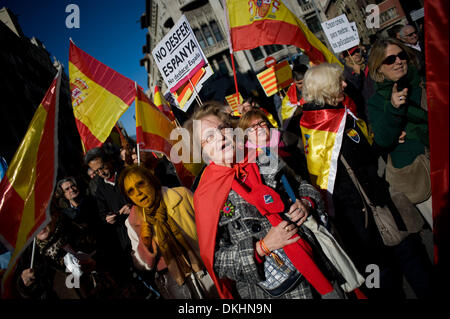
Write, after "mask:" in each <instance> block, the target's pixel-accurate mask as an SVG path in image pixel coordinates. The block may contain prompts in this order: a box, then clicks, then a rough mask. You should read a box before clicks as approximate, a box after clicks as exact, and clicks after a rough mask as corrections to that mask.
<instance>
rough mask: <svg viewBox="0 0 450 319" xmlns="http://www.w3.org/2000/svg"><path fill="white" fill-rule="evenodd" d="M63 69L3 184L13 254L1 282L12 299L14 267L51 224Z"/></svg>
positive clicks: (0, 228)
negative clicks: (35, 238)
mask: <svg viewBox="0 0 450 319" xmlns="http://www.w3.org/2000/svg"><path fill="white" fill-rule="evenodd" d="M60 84H61V68H59V70H58V73H57V75H56V77H55V78H54V80H53V82H52V84H51V85H50V87H49V89H48V91H47V93H46V94H45V96H44V99H43V100H42V102H41V104H40V105H39V107H38V108H37V109H36V112H35V113H34V116H33V118H32V120H31V123H30V125H29V127H28V130H27V132H26V134H25V136H24V138H23V140H22V143H21V144H20V146H19V148H18V149H17V151H16V153H15V154H14V157H13V159H12V160H11V163H10V165H9V168H8V170H7V171H6V175H5V176H4V178H3V179H2V181H1V182H0V194H1V196H2V197H1V200H0V239H1V240H2V242H3V243H4V245H5V246H6V247H7V248H8V249H9V250H10V251H12V256H11V259H10V262H9V266H8V269H7V271H6V273H5V274H4V277H3V280H2V295H3V297H5V298H8V297H11V296H10V291H9V287H10V284H15V283H12V282H11V280H12V277H13V273H14V268H15V265H16V264H17V261H18V259H19V257H20V256H21V254H22V253H23V251H24V250H25V249H26V247H27V246H28V245H29V244H30V243H31V242H32V240H33V238H34V237H35V236H36V235H37V234H38V233H39V232H40V231H41V229H42V228H44V227H45V226H46V225H47V224H48V223H49V221H50V211H49V206H50V205H49V202H50V199H51V197H52V193H53V189H54V187H55V184H56V174H57V170H58V109H59V90H60Z"/></svg>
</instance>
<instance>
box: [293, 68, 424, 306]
mask: <svg viewBox="0 0 450 319" xmlns="http://www.w3.org/2000/svg"><path fill="white" fill-rule="evenodd" d="M345 87H346V83H345V82H344V80H343V75H342V69H341V68H340V67H339V66H337V65H331V64H327V63H324V64H321V65H318V66H315V67H312V68H311V69H310V70H308V72H306V74H305V79H304V81H303V98H304V99H305V101H306V103H305V105H304V106H303V112H304V113H303V117H302V120H301V122H300V125H301V129H302V136H303V141H304V144H305V148H307V151H305V152H306V153H307V163H308V169H309V171H310V173H311V175H313V176H314V177H312V179H313V180H315V181H316V184H317V185H318V186H319V187H320V188H322V189H324V190H327V191H328V194H330V193H332V203H333V206H334V216H333V217H332V218H331V221H332V223H333V225H334V226H335V228H336V229H337V232H338V234H339V235H340V237H341V239H342V241H343V244H344V248H345V249H346V251H347V252H348V254H349V255H350V257H351V258H352V260H353V261H354V262H355V264H356V266H357V268H358V270H359V271H360V272H362V273H364V272H365V271H366V267H367V266H368V265H371V264H374V265H377V266H378V267H379V269H380V288H379V289H370V290H367V291H366V292H367V294H368V296H369V298H370V297H374V298H377V297H379V298H389V297H393V298H401V297H404V293H403V289H402V277H403V275H404V276H405V277H406V279H407V280H408V282H409V283H410V285H411V286H412V288H413V290H414V292H415V293H416V295H417V296H418V297H420V298H425V297H427V296H429V294H430V293H431V290H430V289H431V287H430V271H431V263H430V261H429V260H428V256H427V253H426V251H425V248H424V246H423V244H422V243H421V239H420V236H419V233H418V232H419V231H420V229H421V228H422V225H423V221H422V220H421V219H420V216H418V215H417V214H415V213H414V211H411V210H408V211H403V210H401V209H400V208H397V206H396V205H395V204H394V202H393V200H392V198H391V195H390V191H389V185H388V184H387V183H386V181H385V180H384V179H382V178H380V177H379V176H378V175H377V169H378V155H377V153H376V152H375V149H374V147H373V146H372V144H371V139H370V137H369V136H368V134H367V128H366V126H365V123H364V122H363V121H361V120H359V119H356V118H355V117H354V116H353V115H352V114H350V113H348V110H347V109H346V108H345V106H344V105H343V104H342V101H343V100H344V98H345V96H344V93H343V92H344V88H345ZM356 180H357V181H358V182H356ZM363 192H364V193H365V194H366V196H367V197H368V200H365V199H364V196H363V195H362V193H363ZM368 201H370V202H371V203H372V204H373V205H376V206H381V207H387V208H388V209H389V211H390V214H392V218H393V219H394V220H395V222H394V223H396V225H397V228H398V230H403V232H402V234H406V235H404V236H403V237H404V239H403V240H401V241H400V242H399V243H397V244H395V245H393V246H387V245H385V244H384V241H383V238H382V236H381V232H384V229H382V228H381V227H380V229H378V227H377V224H376V223H375V219H374V215H373V214H374V211H373V210H372V206H369V205H368ZM410 207H411V208H412V209H413V210H414V207H413V206H412V205H411V204H410ZM406 215H407V217H408V218H407V219H408V220H409V221H412V222H411V223H410V222H407V221H406V220H405V216H406ZM405 224H406V225H405ZM406 226H408V227H406ZM399 233H400V232H399Z"/></svg>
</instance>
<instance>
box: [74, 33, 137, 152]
mask: <svg viewBox="0 0 450 319" xmlns="http://www.w3.org/2000/svg"><path fill="white" fill-rule="evenodd" d="M69 76H70V90H71V93H72V106H73V113H74V115H75V121H76V124H77V128H78V132H79V133H80V136H81V141H82V143H83V149H84V151H85V152H87V151H88V150H90V149H91V148H94V147H98V146H101V145H102V144H103V143H104V142H105V140H106V139H107V138H108V136H109V134H110V133H111V131H112V129H113V127H114V125H115V124H116V122H117V121H118V120H119V118H120V117H121V116H122V114H123V113H124V112H125V111H126V110H127V109H128V107H129V106H130V104H131V103H133V99H134V94H135V93H134V82H133V81H132V80H130V79H128V78H126V77H125V76H123V75H121V74H119V73H117V72H116V71H114V70H113V69H111V68H109V67H108V66H106V65H105V64H103V63H101V62H100V61H98V60H96V59H94V58H93V57H92V56H90V55H88V54H87V53H86V52H84V51H82V50H81V49H79V48H78V47H77V46H75V44H73V43H72V42H70V49H69Z"/></svg>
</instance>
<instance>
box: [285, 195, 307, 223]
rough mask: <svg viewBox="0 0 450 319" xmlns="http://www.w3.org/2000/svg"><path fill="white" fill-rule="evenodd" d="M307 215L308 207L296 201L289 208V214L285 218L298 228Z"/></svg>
mask: <svg viewBox="0 0 450 319" xmlns="http://www.w3.org/2000/svg"><path fill="white" fill-rule="evenodd" d="M308 214H309V206H307V205H305V204H304V203H303V202H302V201H300V200H298V199H297V200H296V201H295V203H294V204H292V205H291V207H290V208H289V212H288V213H287V216H288V217H289V219H290V220H291V222H293V223H295V224H297V226H300V225H301V224H303V223H304V222H305V221H306V219H307V218H308Z"/></svg>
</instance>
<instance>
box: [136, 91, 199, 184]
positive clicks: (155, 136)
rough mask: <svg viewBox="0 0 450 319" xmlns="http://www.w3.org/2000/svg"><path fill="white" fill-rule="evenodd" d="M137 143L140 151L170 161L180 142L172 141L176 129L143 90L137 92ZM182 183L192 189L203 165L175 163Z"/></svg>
mask: <svg viewBox="0 0 450 319" xmlns="http://www.w3.org/2000/svg"><path fill="white" fill-rule="evenodd" d="M135 106H136V142H137V144H138V145H139V149H140V150H145V151H152V152H159V153H163V154H164V155H165V156H166V157H167V158H168V159H169V160H170V159H171V156H170V155H171V154H170V151H171V149H172V147H173V146H174V145H175V144H176V143H178V142H179V140H178V141H175V140H171V139H170V134H171V132H172V131H173V130H174V129H175V128H176V126H175V124H174V123H172V122H171V121H170V120H169V119H168V118H167V117H166V116H164V115H163V114H162V112H161V111H160V110H159V109H158V108H157V107H156V106H155V105H154V104H153V103H152V102H151V101H150V99H149V98H148V97H147V96H146V95H145V94H144V92H143V91H142V90H141V89H137V92H136V103H135ZM173 164H174V166H175V169H176V171H177V175H178V178H179V180H180V182H181V183H182V184H183V185H184V186H186V187H188V188H190V187H191V186H192V184H193V182H194V179H195V176H197V175H198V173H199V172H200V170H201V168H202V164H201V163H200V164H195V163H183V162H179V163H173Z"/></svg>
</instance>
